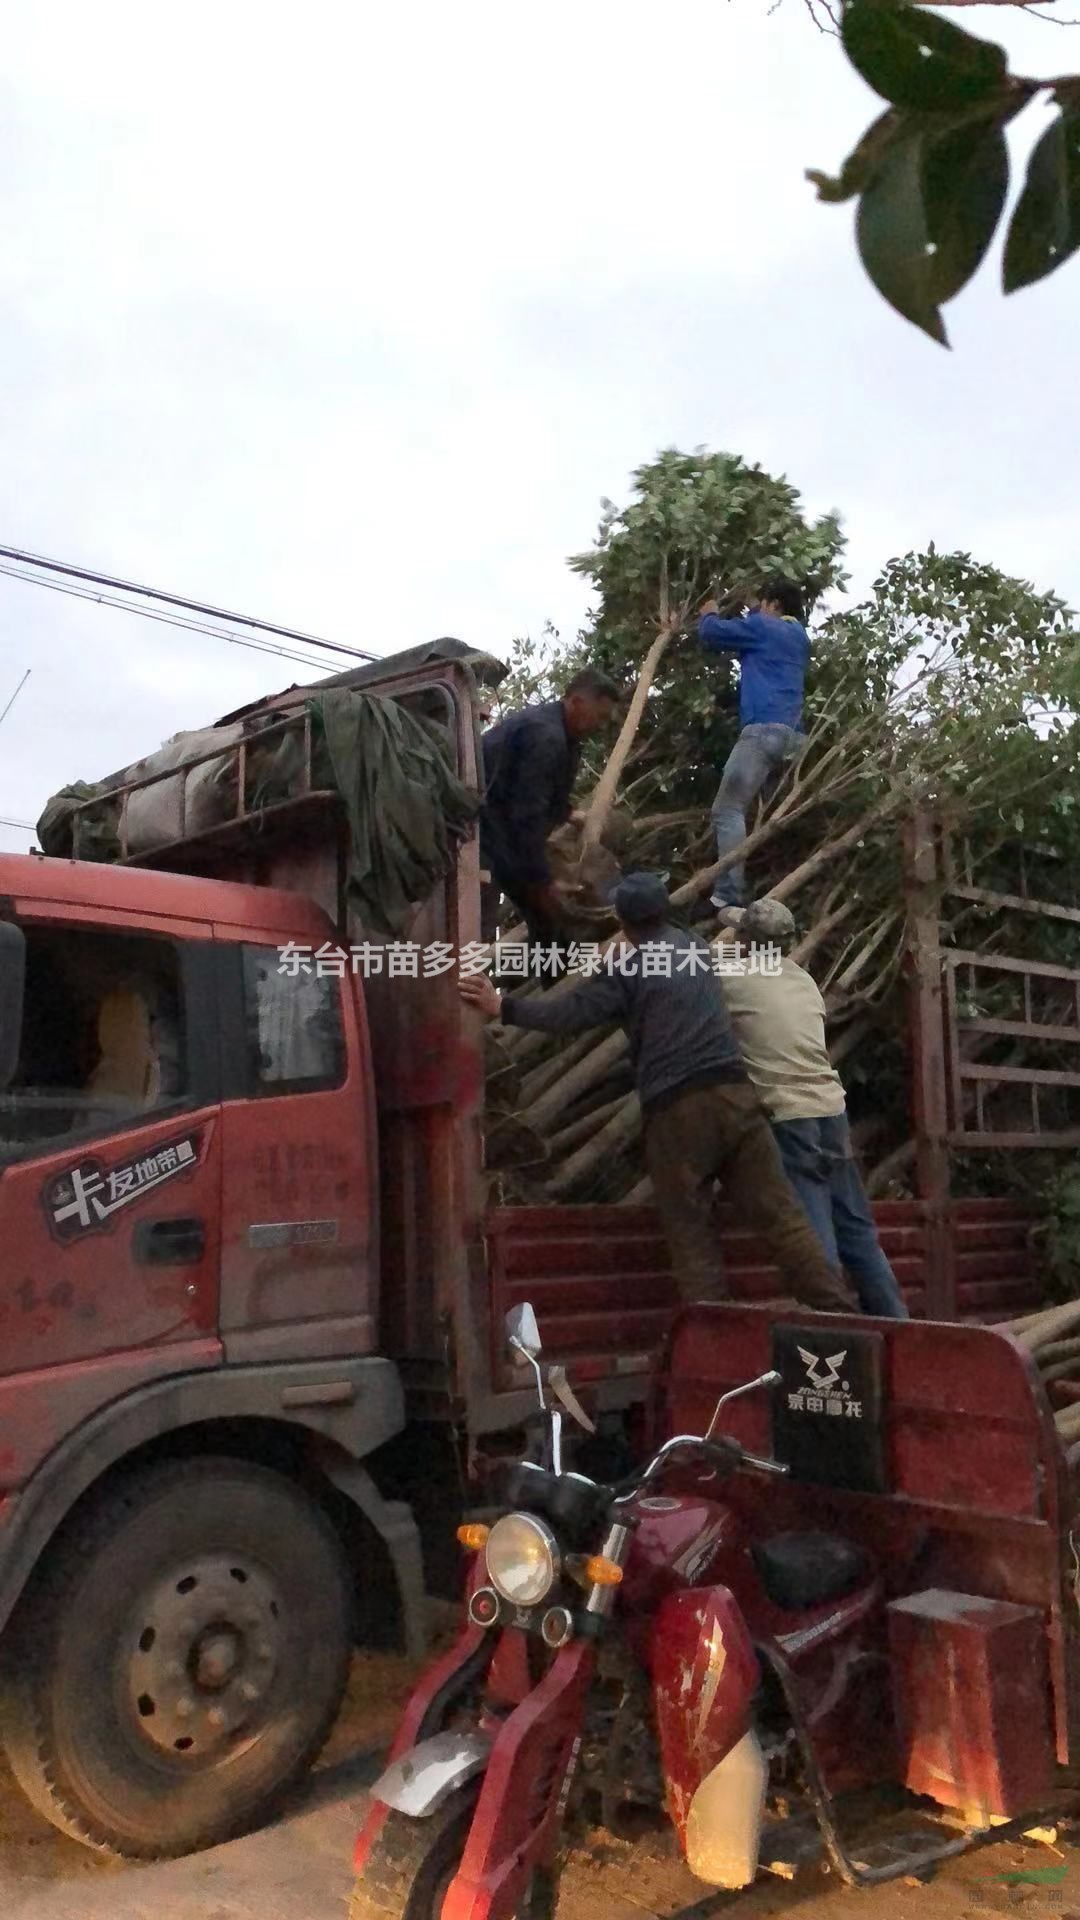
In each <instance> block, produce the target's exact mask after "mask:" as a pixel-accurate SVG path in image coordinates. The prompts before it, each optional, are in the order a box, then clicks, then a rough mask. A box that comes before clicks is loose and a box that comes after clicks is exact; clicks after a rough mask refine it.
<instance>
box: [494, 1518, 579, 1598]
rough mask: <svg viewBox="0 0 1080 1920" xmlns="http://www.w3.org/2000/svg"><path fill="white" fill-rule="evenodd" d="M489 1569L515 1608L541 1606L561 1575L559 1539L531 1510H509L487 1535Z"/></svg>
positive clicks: (495, 1585)
mask: <svg viewBox="0 0 1080 1920" xmlns="http://www.w3.org/2000/svg"><path fill="white" fill-rule="evenodd" d="M486 1551H487V1570H488V1578H489V1579H490V1581H491V1584H492V1586H493V1587H494V1588H495V1589H496V1590H497V1591H498V1592H499V1593H501V1594H502V1597H503V1599H504V1600H509V1601H510V1602H511V1603H512V1604H513V1605H514V1606H515V1607H535V1606H539V1604H540V1602H541V1600H546V1599H547V1596H548V1594H549V1593H550V1592H551V1589H552V1587H553V1586H554V1585H555V1582H556V1580H557V1579H558V1577H559V1571H560V1566H561V1560H560V1555H559V1547H558V1542H557V1541H556V1539H555V1535H554V1534H553V1533H552V1531H551V1528H550V1527H546V1526H545V1525H544V1522H543V1521H542V1520H537V1519H535V1518H534V1516H533V1515H532V1514H531V1513H507V1514H504V1516H503V1518H502V1519H501V1520H496V1522H495V1525H494V1526H493V1527H492V1529H491V1532H490V1533H489V1535H488V1542H487V1549H486Z"/></svg>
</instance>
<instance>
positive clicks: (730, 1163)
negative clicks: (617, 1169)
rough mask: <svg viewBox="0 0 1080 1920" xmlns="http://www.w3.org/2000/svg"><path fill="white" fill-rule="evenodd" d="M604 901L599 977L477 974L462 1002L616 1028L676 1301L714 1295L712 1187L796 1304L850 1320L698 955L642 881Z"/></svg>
mask: <svg viewBox="0 0 1080 1920" xmlns="http://www.w3.org/2000/svg"><path fill="white" fill-rule="evenodd" d="M612 902H613V905H614V907H615V911H616V913H617V914H618V916H619V920H620V923H621V925H622V930H623V933H624V935H625V939H624V941H623V942H621V943H620V944H619V945H618V947H617V948H616V949H612V950H610V951H609V955H608V956H607V962H608V964H607V965H606V966H605V970H604V972H603V973H602V974H599V975H597V976H596V977H595V978H593V979H589V980H585V981H583V982H582V984H581V985H580V986H576V987H573V988H571V989H570V990H569V991H560V992H558V993H553V994H549V995H545V996H544V997H543V999H541V998H540V997H539V996H537V997H536V998H535V999H533V998H530V999H522V998H516V997H510V996H507V995H500V994H499V992H498V991H497V989H496V988H495V986H494V985H493V983H492V982H491V981H490V980H489V979H488V978H487V977H486V976H483V975H480V976H474V977H471V978H466V979H463V980H462V981H461V987H460V991H461V996H462V999H463V1000H465V1001H466V1002H467V1003H468V1005H469V1006H471V1007H475V1008H476V1010H477V1012H479V1013H481V1014H483V1015H484V1017H485V1019H488V1020H502V1021H503V1023H504V1025H507V1026H518V1027H531V1028H533V1029H537V1030H539V1031H541V1032H543V1033H566V1034H570V1033H581V1032H584V1031H585V1030H586V1029H587V1028H589V1027H606V1026H615V1025H620V1026H622V1027H624V1028H625V1030H626V1034H627V1038H628V1040H629V1043H630V1057H631V1060H632V1062H633V1066H634V1074H635V1078H636V1081H637V1090H638V1094H639V1097H640V1100H641V1110H642V1115H643V1118H644V1124H645V1158H646V1163H647V1165H648V1169H649V1175H650V1177H651V1180H652V1185H653V1192H654V1193H655V1196H656V1203H657V1206H658V1207H659V1209H660V1212H661V1215H662V1217H663V1222H664V1231H665V1233H666V1235H667V1239H668V1244H669V1246H670V1248H671V1254H672V1264H673V1267H674V1271H675V1278H676V1282H677V1284H678V1286H679V1290H680V1292H681V1293H682V1295H683V1298H684V1299H686V1300H704V1299H708V1298H709V1297H710V1296H718V1295H721V1294H722V1292H723V1288H722V1285H721V1280H720V1250H719V1247H718V1245H717V1240H716V1231H715V1227H714V1225H713V1221H712V1187H713V1182H714V1181H715V1180H719V1181H720V1182H721V1183H722V1185H723V1189H724V1193H725V1196H726V1198H727V1199H728V1200H729V1201H730V1203H731V1206H732V1208H733V1210H734V1212H735V1214H736V1216H737V1218H738V1220H739V1224H740V1225H741V1226H743V1227H746V1228H747V1229H748V1230H749V1231H750V1232H752V1233H753V1234H754V1235H755V1236H756V1237H757V1238H758V1239H759V1240H760V1241H761V1243H762V1245H763V1246H764V1247H765V1248H766V1249H767V1250H768V1252H769V1254H770V1256H771V1258H772V1259H773V1261H774V1262H775V1264H776V1265H777V1266H778V1267H779V1269H780V1272H781V1274H782V1276H783V1279H784V1284H785V1286H786V1287H787V1289H788V1290H789V1291H790V1293H791V1294H792V1295H793V1297H794V1298H795V1299H797V1300H801V1301H802V1302H803V1303H804V1304H805V1305H806V1306H808V1307H817V1308H819V1309H821V1310H822V1311H826V1312H839V1313H848V1312H851V1311H853V1310H854V1307H855V1301H854V1298H853V1296H852V1295H851V1294H850V1293H849V1292H848V1291H847V1288H846V1286H845V1284H844V1282H843V1280H842V1279H841V1276H840V1274H839V1272H838V1270H837V1269H836V1268H835V1267H834V1266H833V1265H832V1264H831V1263H830V1261H829V1260H828V1259H827V1258H826V1256H825V1254H824V1253H823V1252H822V1249H821V1245H820V1242H819V1240H818V1238H817V1236H816V1234H815V1233H814V1231H813V1228H812V1227H811V1225H810V1222H809V1221H808V1220H807V1218H806V1215H805V1213H804V1212H803V1210H802V1208H801V1206H800V1205H799V1203H798V1201H797V1200H796V1198H795V1195H794V1194H793V1192H792V1190H791V1187H790V1185H789V1184H788V1181H787V1179H786V1177H785V1175H784V1170H783V1167H782V1165H781V1162H780V1156H779V1153H778V1151H777V1148H776V1143H775V1141H774V1140H773V1137H772V1133H771V1132H770V1129H769V1124H768V1121H767V1119H766V1117H765V1114H764V1112H763V1110H762V1107H761V1103H760V1102H759V1100H758V1098H757V1095H756V1094H755V1092H754V1089H753V1087H752V1086H751V1084H750V1081H749V1079H748V1077H747V1073H746V1069H745V1067H744V1066H743V1064H742V1061H741V1060H740V1058H739V1053H738V1049H737V1047H736V1045H735V1041H734V1038H733V1035H732V1030H731V1022H730V1020H729V1018H728V1014H727V1010H726V1007H725V1005H724V999H723V995H722V994H721V991H720V986H719V982H718V981H717V979H716V976H715V973H714V971H713V957H712V954H711V952H710V950H709V948H708V947H707V946H706V944H705V942H704V941H703V940H700V939H699V938H698V937H697V935H696V934H692V933H687V932H686V931H685V930H684V929H683V928H682V927H680V926H678V925H676V923H675V922H674V921H673V919H672V915H671V906H670V902H669V900H668V897H667V892H666V889H665V887H664V885H663V882H662V881H661V880H660V879H658V878H657V876H656V875H655V874H649V873H635V874H628V875H627V876H626V878H625V879H623V880H622V881H620V883H619V885H618V886H617V887H616V888H615V891H614V893H613V895H612Z"/></svg>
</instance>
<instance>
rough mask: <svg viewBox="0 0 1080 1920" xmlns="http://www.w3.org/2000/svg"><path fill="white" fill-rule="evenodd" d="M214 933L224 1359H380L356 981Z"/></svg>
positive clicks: (366, 1092) (372, 1189)
mask: <svg viewBox="0 0 1080 1920" xmlns="http://www.w3.org/2000/svg"><path fill="white" fill-rule="evenodd" d="M216 932H217V937H218V943H219V955H220V966H221V974H222V995H223V998H222V1007H223V1020H222V1075H223V1082H222V1091H223V1096H224V1098H223V1104H222V1136H223V1148H222V1152H223V1160H222V1166H223V1181H224V1198H225V1208H224V1216H223V1230H222V1258H221V1333H222V1338H223V1340H224V1342H225V1352H226V1356H227V1358H228V1359H229V1360H231V1361H246V1362H253V1361H259V1360H264V1361H269V1360H281V1359H289V1360H299V1359H316V1358H322V1357H326V1358H336V1357H338V1356H340V1355H346V1354H362V1353H371V1352H373V1351H374V1348H375V1344H376V1319H375V1316H376V1309H377V1290H378V1278H377V1276H378V1252H377V1219H376V1208H375V1194H376V1185H375V1178H374V1172H373V1159H374V1153H375V1119H374V1092H373V1082H372V1075H371V1065H370V1060H369V1057H368V1051H367V1046H366V1036H365V1033H364V1031H363V1028H362V1024H361V1021H360V1019H359V1016H358V1013H357V1003H356V1002H354V1000H353V999H352V985H351V982H350V981H349V980H347V979H343V978H335V977H333V976H332V975H329V974H326V973H323V972H321V971H317V970H316V965H315V962H314V961H309V963H308V966H309V968H310V970H309V971H302V972H296V971H294V972H292V973H291V974H290V973H288V972H287V971H283V970H282V963H281V948H280V946H279V945H277V944H275V945H270V944H269V943H268V942H269V938H270V936H267V935H263V942H264V943H263V944H260V943H258V942H255V941H248V942H243V943H237V942H236V940H235V932H234V930H233V929H230V928H224V927H219V928H217V929H216ZM227 941H229V942H230V944H228V945H226V942H227ZM308 952H309V953H310V948H309V949H308Z"/></svg>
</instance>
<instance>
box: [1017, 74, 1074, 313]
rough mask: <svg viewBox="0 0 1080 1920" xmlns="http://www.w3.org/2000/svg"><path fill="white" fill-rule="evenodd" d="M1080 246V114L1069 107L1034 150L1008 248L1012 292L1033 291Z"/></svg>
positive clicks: (1064, 109) (1049, 128)
mask: <svg viewBox="0 0 1080 1920" xmlns="http://www.w3.org/2000/svg"><path fill="white" fill-rule="evenodd" d="M1077 247H1080V110H1078V109H1077V108H1075V107H1063V108H1062V110H1061V112H1060V113H1059V115H1058V117H1057V119H1056V120H1054V121H1053V123H1052V124H1051V125H1050V126H1049V127H1047V129H1046V132H1045V133H1044V134H1043V136H1042V138H1041V140H1039V141H1038V142H1037V143H1036V145H1035V147H1034V148H1033V150H1032V154H1031V158H1030V160H1029V161H1028V170H1027V179H1026V181H1025V182H1024V191H1023V193H1022V194H1021V195H1020V198H1019V200H1018V201H1017V203H1016V210H1015V212H1014V213H1013V217H1012V222H1011V224H1010V227H1009V237H1008V240H1007V241H1006V243H1005V261H1004V269H1003V280H1004V285H1005V291H1006V293H1015V292H1016V291H1017V289H1018V288H1020V287H1030V286H1031V285H1033V283H1034V282H1035V281H1036V280H1043V279H1045V277H1046V275H1047V274H1048V273H1053V272H1054V270H1055V268H1057V267H1060V266H1061V264H1062V262H1063V261H1065V260H1067V259H1068V258H1069V256H1070V254H1073V253H1075V252H1076V249H1077Z"/></svg>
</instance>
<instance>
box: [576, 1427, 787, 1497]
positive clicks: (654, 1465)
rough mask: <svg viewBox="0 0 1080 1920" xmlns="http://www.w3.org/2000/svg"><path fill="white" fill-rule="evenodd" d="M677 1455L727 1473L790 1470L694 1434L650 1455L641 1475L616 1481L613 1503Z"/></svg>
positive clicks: (782, 1472)
mask: <svg viewBox="0 0 1080 1920" xmlns="http://www.w3.org/2000/svg"><path fill="white" fill-rule="evenodd" d="M678 1452H696V1453H701V1454H704V1456H705V1458H706V1459H710V1458H711V1460H712V1462H713V1464H714V1465H715V1466H717V1467H720V1468H722V1469H723V1471H725V1472H726V1473H735V1472H737V1471H738V1469H739V1468H740V1467H745V1468H748V1469H749V1470H751V1471H752V1472H756V1473H775V1474H779V1475H781V1476H784V1475H785V1474H788V1473H790V1472H791V1468H790V1467H786V1466H784V1465H783V1464H782V1462H781V1461H779V1460H763V1459H761V1458H760V1457H759V1456H758V1455H757V1454H754V1453H747V1452H746V1450H745V1448H743V1447H740V1445H739V1443H738V1441H737V1440H731V1439H729V1438H727V1437H726V1436H725V1437H722V1438H721V1439H718V1440H704V1439H701V1438H699V1437H698V1436H697V1435H696V1434H681V1435H679V1436H677V1437H676V1438H675V1439H674V1440H668V1441H666V1442H665V1444H664V1445H663V1446H662V1447H661V1448H660V1451H659V1452H658V1453H656V1454H654V1455H653V1457H652V1459H651V1460H650V1461H649V1464H648V1466H647V1467H646V1468H645V1469H644V1471H643V1472H640V1473H633V1474H628V1475H627V1477H626V1479H625V1480H620V1481H618V1482H617V1483H616V1485H615V1486H613V1487H612V1488H611V1489H610V1492H611V1496H612V1499H613V1500H614V1501H622V1500H627V1499H629V1498H630V1496H631V1495H632V1494H635V1493H637V1492H639V1491H640V1489H641V1488H642V1487H644V1486H647V1485H648V1483H649V1481H650V1479H652V1478H653V1476H654V1475H655V1474H656V1473H657V1472H658V1471H659V1469H660V1468H661V1467H662V1466H663V1464H664V1461H665V1459H666V1458H669V1457H670V1456H671V1455H673V1454H675V1453H678Z"/></svg>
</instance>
